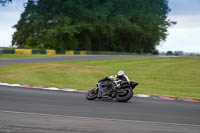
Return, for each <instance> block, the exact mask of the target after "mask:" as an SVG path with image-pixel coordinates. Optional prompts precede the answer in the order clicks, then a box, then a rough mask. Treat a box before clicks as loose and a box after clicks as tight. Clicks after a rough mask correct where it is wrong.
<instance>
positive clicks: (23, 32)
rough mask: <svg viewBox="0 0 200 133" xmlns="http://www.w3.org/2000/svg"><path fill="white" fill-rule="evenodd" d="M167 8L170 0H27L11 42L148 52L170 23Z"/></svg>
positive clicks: (52, 46)
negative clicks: (32, 41)
mask: <svg viewBox="0 0 200 133" xmlns="http://www.w3.org/2000/svg"><path fill="white" fill-rule="evenodd" d="M168 12H170V9H169V7H168V0H92V1H88V0H38V1H35V0H28V2H27V4H26V7H25V11H24V12H23V13H22V15H21V18H20V20H19V21H18V23H17V24H16V25H15V26H14V27H15V28H16V32H15V33H14V35H13V41H12V43H13V45H15V46H17V47H22V48H23V47H26V45H29V46H30V43H28V42H31V41H30V40H33V39H34V40H37V41H36V42H37V43H31V44H34V45H39V46H40V47H41V46H42V47H43V48H52V49H57V50H66V49H76V50H95V51H128V52H138V53H152V52H153V51H154V50H155V46H156V45H158V44H159V42H160V41H163V40H165V38H166V36H167V28H168V27H169V26H171V25H173V22H172V21H169V20H167V14H168ZM30 38H31V39H30ZM41 44H42V45H41ZM31 46H32V45H31ZM32 47H37V46H32Z"/></svg>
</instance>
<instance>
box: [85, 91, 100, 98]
mask: <svg viewBox="0 0 200 133" xmlns="http://www.w3.org/2000/svg"><path fill="white" fill-rule="evenodd" d="M95 89H96V88H94V89H92V90H89V91H88V93H87V94H86V99H87V100H94V99H96V98H97V94H98V91H97V92H96V94H94V95H92V96H91V95H90V93H91V92H92V91H94V90H95Z"/></svg>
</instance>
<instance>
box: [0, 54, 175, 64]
mask: <svg viewBox="0 0 200 133" xmlns="http://www.w3.org/2000/svg"><path fill="white" fill-rule="evenodd" d="M124 57H135V58H177V57H178V56H139V55H138V56H137V55H88V56H59V57H45V58H23V59H0V66H4V65H15V64H27V63H44V62H58V61H71V60H89V59H107V58H124Z"/></svg>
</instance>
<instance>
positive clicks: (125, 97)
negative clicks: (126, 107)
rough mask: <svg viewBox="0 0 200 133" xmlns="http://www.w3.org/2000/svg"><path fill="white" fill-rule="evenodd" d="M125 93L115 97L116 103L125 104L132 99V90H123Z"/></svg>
mask: <svg viewBox="0 0 200 133" xmlns="http://www.w3.org/2000/svg"><path fill="white" fill-rule="evenodd" d="M124 91H125V93H119V94H117V96H116V100H117V101H118V102H127V101H128V100H130V99H131V98H132V97H133V90H132V89H131V88H125V89H124Z"/></svg>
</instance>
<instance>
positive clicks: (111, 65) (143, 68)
mask: <svg viewBox="0 0 200 133" xmlns="http://www.w3.org/2000/svg"><path fill="white" fill-rule="evenodd" d="M120 69H123V70H125V72H126V73H127V75H128V76H129V78H130V79H131V80H132V81H137V82H139V83H140V85H139V86H138V87H136V89H135V92H136V93H142V94H150V95H162V96H171V97H177V98H178V97H188V98H194V99H198V100H200V58H199V57H183V58H119V59H98V60H82V61H66V62H57V63H40V64H25V65H14V66H2V67H0V81H1V82H8V83H19V84H29V85H34V86H38V85H44V86H46V87H59V88H74V89H90V88H93V87H95V84H96V82H97V81H98V80H99V79H102V78H104V77H105V76H108V75H112V74H116V73H117V71H118V70H120Z"/></svg>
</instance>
